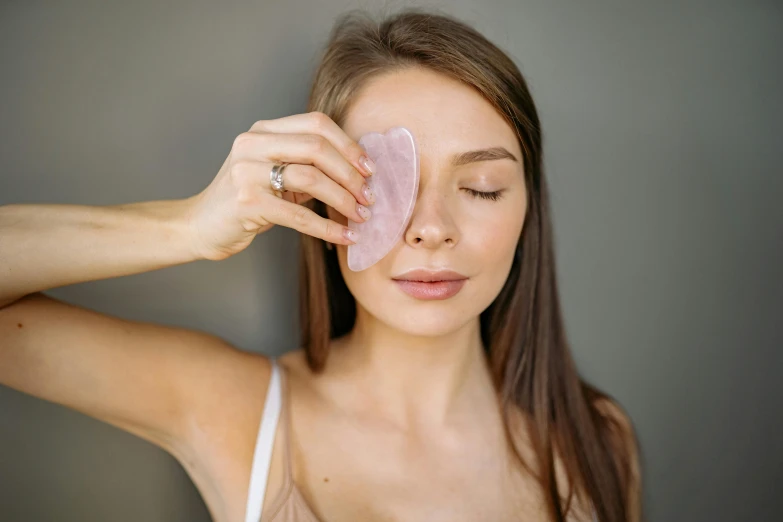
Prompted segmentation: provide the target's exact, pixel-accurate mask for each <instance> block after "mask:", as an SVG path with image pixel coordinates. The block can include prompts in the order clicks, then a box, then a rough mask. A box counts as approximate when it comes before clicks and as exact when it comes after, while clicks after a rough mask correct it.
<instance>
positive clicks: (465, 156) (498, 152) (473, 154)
mask: <svg viewBox="0 0 783 522" xmlns="http://www.w3.org/2000/svg"><path fill="white" fill-rule="evenodd" d="M500 159H510V160H513V161H516V162H517V163H519V160H518V159H517V158H516V156H514V155H513V154H511V153H510V152H509V151H508V149H506V148H505V147H490V148H488V149H479V150H470V151H467V152H462V153H459V154H455V155H454V156H452V158H451V164H452V165H453V166H454V167H459V166H461V165H466V164H468V163H473V162H475V161H492V160H500Z"/></svg>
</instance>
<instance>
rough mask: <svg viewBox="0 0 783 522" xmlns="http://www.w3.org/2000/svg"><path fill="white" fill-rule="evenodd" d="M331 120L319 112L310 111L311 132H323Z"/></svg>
mask: <svg viewBox="0 0 783 522" xmlns="http://www.w3.org/2000/svg"><path fill="white" fill-rule="evenodd" d="M331 121H332V119H331V118H330V117H329V116H327V115H326V114H324V113H323V112H321V111H312V112H311V113H310V124H311V125H312V126H313V130H316V131H323V130H325V129H326V128H327V127H328V126H329V124H330V123H331Z"/></svg>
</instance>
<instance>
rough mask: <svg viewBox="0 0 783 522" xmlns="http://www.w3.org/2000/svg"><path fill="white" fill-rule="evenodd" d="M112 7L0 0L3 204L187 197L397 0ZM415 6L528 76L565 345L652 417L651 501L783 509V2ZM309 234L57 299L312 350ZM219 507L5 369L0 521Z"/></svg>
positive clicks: (648, 423)
mask: <svg viewBox="0 0 783 522" xmlns="http://www.w3.org/2000/svg"><path fill="white" fill-rule="evenodd" d="M111 4H112V5H108V3H100V2H95V3H92V4H86V3H77V2H68V3H62V2H6V3H3V4H2V7H0V71H2V80H0V99H2V103H1V104H0V110H2V124H1V125H0V133H1V134H0V150H1V151H2V152H1V153H0V204H7V203H27V202H29V203H33V202H38V203H44V202H50V203H80V204H90V205H103V204H117V203H123V202H130V201H143V200H153V199H168V198H181V197H187V196H190V195H192V194H195V193H196V192H198V191H200V190H201V189H203V188H204V187H205V186H206V185H207V184H208V183H209V182H210V181H211V180H212V178H213V177H214V176H215V174H216V173H217V171H218V169H219V167H220V165H221V164H222V162H223V159H224V158H225V156H226V154H227V153H228V151H229V150H230V147H231V143H232V140H233V138H234V137H235V136H236V135H237V134H239V133H240V132H243V131H245V130H246V129H247V128H249V127H250V125H251V124H252V123H253V122H254V121H256V120H258V119H262V118H263V119H269V118H277V117H282V116H285V115H288V114H293V113H298V112H303V111H304V108H305V101H306V96H307V92H308V89H309V84H310V80H311V73H312V71H313V68H314V66H315V53H316V51H317V50H318V49H319V48H320V47H321V45H322V44H323V41H324V39H325V37H326V35H327V33H328V30H329V29H330V28H331V25H332V22H333V20H334V17H335V15H337V14H338V13H340V12H342V11H343V10H345V9H347V8H350V7H357V6H358V7H368V8H370V9H372V10H374V9H376V8H377V6H379V5H381V4H378V3H374V2H348V1H337V0H331V1H318V2H316V1H314V0H310V1H305V0H288V1H287V2H285V3H283V2H253V3H231V2H220V3H217V2H211V3H203V4H197V3H195V2H188V3H186V4H184V3H183V4H180V5H175V4H173V3H171V2H153V1H144V2H139V1H136V2H122V3H111ZM383 5H385V6H386V8H387V10H391V11H394V10H396V9H397V8H399V7H402V6H404V5H406V4H405V3H402V2H394V3H389V2H387V3H385V4H383ZM419 5H436V6H438V7H441V8H442V9H443V10H445V11H446V12H449V13H452V14H454V15H456V16H458V17H461V18H462V19H464V20H466V21H468V22H469V23H471V24H473V25H474V26H475V27H476V28H478V29H479V30H480V31H482V32H483V33H484V34H486V35H487V36H488V37H489V38H490V39H491V40H493V41H494V42H495V43H497V44H498V45H499V46H501V47H502V48H504V49H505V50H507V51H508V52H509V54H510V55H511V56H512V57H513V58H514V59H515V61H516V62H517V63H518V64H519V66H520V68H521V69H522V72H523V74H525V75H526V78H527V80H528V82H529V84H530V87H531V90H532V94H533V96H534V99H535V101H536V103H537V105H538V108H539V110H540V115H541V118H542V122H543V127H544V132H545V144H546V146H545V151H546V166H547V168H548V175H549V178H550V180H551V184H552V191H553V205H554V214H555V230H556V238H557V249H558V268H559V270H560V283H561V289H562V297H563V301H564V306H565V314H566V323H567V327H568V330H569V333H570V338H571V341H572V344H573V350H574V353H575V357H576V359H577V362H578V365H579V368H580V371H581V372H582V373H583V375H584V376H585V377H586V378H588V379H589V380H591V381H592V382H594V383H596V384H597V385H599V386H600V387H601V388H603V389H604V390H606V391H608V392H609V393H610V394H612V395H613V396H615V397H616V398H617V399H618V400H619V401H620V402H621V403H622V404H623V405H624V406H625V408H626V409H627V410H628V411H629V412H630V414H631V416H632V418H633V421H634V422H635V425H636V427H637V430H638V432H639V436H640V439H641V444H642V450H643V452H644V466H645V468H644V478H645V500H646V502H647V515H648V517H649V519H650V520H652V521H656V522H658V521H661V522H662V521H679V520H682V521H686V520H687V521H724V520H725V521H734V520H754V521H766V520H773V519H777V520H780V519H779V518H777V517H776V516H774V515H773V513H775V512H777V511H778V509H777V506H776V504H778V502H777V500H778V499H777V496H776V493H777V492H778V491H779V487H780V484H781V482H783V448H781V430H780V427H781V426H780V425H781V419H780V417H781V415H780V410H781V400H780V398H781V394H782V393H783V384H781V382H780V380H779V379H778V378H777V377H778V376H779V375H780V372H781V370H782V369H783V356H781V352H780V350H779V349H780V347H781V341H783V333H782V332H781V328H780V326H779V323H780V317H781V310H783V282H782V279H781V277H780V275H779V268H780V267H781V266H783V234H782V233H781V232H782V231H781V228H782V227H781V225H782V224H783V211H782V210H781V204H780V198H781V196H782V195H783V181H781V180H782V178H781V167H780V156H779V155H777V154H775V151H776V150H779V146H780V141H781V137H783V132H781V131H783V124H781V122H782V121H783V102H782V101H781V92H783V73H782V72H781V63H782V62H781V49H783V7H782V6H781V3H780V2H773V1H767V2H762V1H745V2H733V3H731V2H715V1H711V2H694V1H688V2H673V3H667V2H647V3H643V4H642V3H637V2H622V1H616V2H609V1H601V2H597V1H593V2H578V1H572V2H565V1H558V2H553V1H551V0H540V1H518V0H514V1H512V0H506V1H500V0H482V1H481V3H479V2H477V1H473V2H471V1H450V2H445V1H444V2H440V3H420V4H419ZM0 240H2V239H1V238H0ZM297 248H298V233H296V232H294V231H293V230H291V229H284V228H282V227H275V228H273V229H272V230H271V231H269V232H267V233H266V234H264V235H263V236H261V237H259V238H258V239H257V240H256V241H254V242H253V244H252V245H251V246H250V247H249V248H248V249H247V250H246V251H244V252H242V253H241V254H239V255H236V256H234V257H232V258H230V259H227V260H225V261H222V262H218V263H213V262H209V261H205V262H196V263H190V264H187V265H181V266H177V267H172V268H167V269H164V270H159V271H155V272H149V273H145V274H140V275H136V276H129V277H124V278H116V279H112V280H105V281H95V282H90V283H86V284H81V285H73V286H70V287H65V288H60V289H54V290H52V291H50V292H49V293H50V294H51V295H53V296H56V297H59V298H62V299H66V300H68V301H71V302H74V303H78V304H80V305H83V306H88V307H91V308H94V309H96V310H99V311H102V312H105V313H107V314H115V315H118V316H122V317H126V318H132V319H137V320H148V321H155V322H163V323H168V324H176V325H182V326H189V327H194V328H200V329H204V330H207V331H211V332H214V333H217V334H219V335H221V336H223V337H224V338H226V339H228V340H229V341H231V342H233V343H235V344H236V345H237V346H240V347H242V348H244V349H247V350H257V351H262V352H265V353H269V354H279V353H282V352H284V351H287V350H289V349H293V348H295V347H296V346H297V345H298V330H297V323H298V318H297V316H296V312H297V309H296V287H297V284H298V282H297V272H296V270H293V269H291V266H292V265H291V264H290V263H291V261H292V260H295V259H296V253H297ZM281 271H282V272H281ZM208 518H209V517H208V514H207V511H206V508H205V507H204V504H203V502H202V500H201V498H200V497H199V495H198V493H197V491H196V490H195V488H194V486H193V485H192V483H191V482H190V480H189V478H188V477H187V475H186V474H185V472H184V471H183V470H182V468H181V467H180V466H179V464H178V463H177V462H176V461H175V460H174V459H173V458H172V457H170V456H169V455H168V454H167V453H165V452H163V451H162V450H159V449H158V448H156V447H154V446H152V445H151V444H148V443H147V442H145V441H143V440H141V439H138V438H136V437H134V436H132V435H130V434H127V433H125V432H122V431H120V430H118V429H115V428H113V427H111V426H109V425H106V424H103V423H101V422H99V421H97V420H94V419H92V418H89V417H86V416H84V415H82V414H80V413H77V412H74V411H71V410H68V409H66V408H63V407H60V406H57V405H54V404H51V403H47V402H44V401H41V400H38V399H35V398H32V397H30V396H26V395H23V394H21V393H18V392H16V391H14V390H11V389H9V388H0V520H3V521H33V520H35V521H48V520H58V521H64V520H79V521H108V520H111V521H134V522H135V521H140V520H144V521H147V522H154V521H173V520H182V521H185V520H187V521H199V520H208Z"/></svg>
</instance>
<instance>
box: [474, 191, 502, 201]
mask: <svg viewBox="0 0 783 522" xmlns="http://www.w3.org/2000/svg"><path fill="white" fill-rule="evenodd" d="M465 190H467V191H468V192H469V193H470V195H472V196H473V197H478V198H481V199H490V200H492V201H497V200H499V199H500V197H501V194H502V193H503V192H504V190H496V191H494V192H481V191H480V190H473V189H465Z"/></svg>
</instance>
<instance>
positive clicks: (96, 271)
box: [0, 199, 198, 308]
mask: <svg viewBox="0 0 783 522" xmlns="http://www.w3.org/2000/svg"><path fill="white" fill-rule="evenodd" d="M189 204H190V199H181V200H164V201H145V202H140V203H129V204H124V205H114V206H86V205H63V204H18V205H5V206H0V308H2V307H4V306H7V305H8V304H10V303H12V302H14V301H16V300H17V299H19V298H21V297H23V296H25V295H28V294H32V293H34V292H40V291H42V290H46V289H50V288H56V287H59V286H65V285H70V284H75V283H82V282H85V281H91V280H97V279H108V278H111V277H118V276H125V275H130V274H137V273H140V272H146V271H150V270H156V269H159V268H164V267H167V266H172V265H178V264H182V263H187V262H190V261H195V260H196V259H198V258H197V256H196V254H195V250H194V249H193V248H192V244H191V235H190V233H189V231H188V210H189V209H190V206H189Z"/></svg>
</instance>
